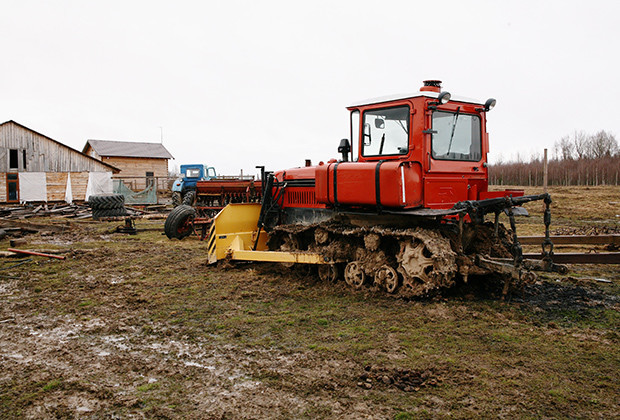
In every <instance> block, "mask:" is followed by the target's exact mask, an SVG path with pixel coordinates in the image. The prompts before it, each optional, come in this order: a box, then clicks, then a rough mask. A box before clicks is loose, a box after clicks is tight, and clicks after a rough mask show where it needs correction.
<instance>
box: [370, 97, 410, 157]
mask: <svg viewBox="0 0 620 420" xmlns="http://www.w3.org/2000/svg"><path fill="white" fill-rule="evenodd" d="M363 137H364V139H363V141H362V155H363V156H384V155H404V154H407V151H408V150H409V148H408V144H409V107H408V106H399V107H394V108H384V109H373V110H371V111H366V112H364V131H363Z"/></svg>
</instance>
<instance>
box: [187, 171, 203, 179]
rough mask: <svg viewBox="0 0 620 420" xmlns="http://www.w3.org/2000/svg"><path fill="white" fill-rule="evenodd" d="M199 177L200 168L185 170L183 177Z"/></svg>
mask: <svg viewBox="0 0 620 420" xmlns="http://www.w3.org/2000/svg"><path fill="white" fill-rule="evenodd" d="M198 177H200V169H188V170H187V171H185V178H198Z"/></svg>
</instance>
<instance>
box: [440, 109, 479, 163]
mask: <svg viewBox="0 0 620 420" xmlns="http://www.w3.org/2000/svg"><path fill="white" fill-rule="evenodd" d="M433 132H434V133H433V140H432V149H433V158H434V159H439V160H467V161H476V162H477V161H479V160H480V159H481V158H482V154H481V150H480V148H481V137H480V136H481V135H480V117H479V116H478V115H471V114H461V113H460V112H459V111H457V112H446V111H435V112H433Z"/></svg>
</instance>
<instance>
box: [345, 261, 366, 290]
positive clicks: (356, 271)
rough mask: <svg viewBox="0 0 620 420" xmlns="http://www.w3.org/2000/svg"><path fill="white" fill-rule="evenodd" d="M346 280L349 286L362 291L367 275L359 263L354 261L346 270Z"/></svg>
mask: <svg viewBox="0 0 620 420" xmlns="http://www.w3.org/2000/svg"><path fill="white" fill-rule="evenodd" d="M344 280H345V281H346V282H347V284H348V285H349V286H352V287H354V288H356V289H360V288H361V287H362V285H363V284H364V281H365V280H366V273H364V270H363V268H362V264H361V263H360V262H359V261H352V262H350V263H349V264H347V266H346V267H345V269H344Z"/></svg>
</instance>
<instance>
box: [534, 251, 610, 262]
mask: <svg viewBox="0 0 620 420" xmlns="http://www.w3.org/2000/svg"><path fill="white" fill-rule="evenodd" d="M523 258H525V259H527V260H540V259H542V256H541V255H540V253H536V254H534V253H531V254H523ZM552 259H553V262H554V263H556V264H620V252H602V253H594V252H589V253H581V252H563V253H560V254H555V253H554V254H553V258H552Z"/></svg>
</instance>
